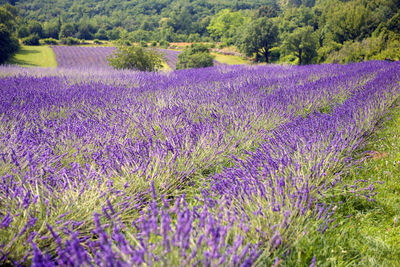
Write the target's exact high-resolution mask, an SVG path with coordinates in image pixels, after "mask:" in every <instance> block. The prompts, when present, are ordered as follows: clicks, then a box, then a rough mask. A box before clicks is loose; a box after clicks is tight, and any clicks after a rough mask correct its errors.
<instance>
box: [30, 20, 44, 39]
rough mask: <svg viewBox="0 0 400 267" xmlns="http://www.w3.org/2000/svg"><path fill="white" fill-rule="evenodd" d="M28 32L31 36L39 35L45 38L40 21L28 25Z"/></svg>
mask: <svg viewBox="0 0 400 267" xmlns="http://www.w3.org/2000/svg"><path fill="white" fill-rule="evenodd" d="M28 30H29V34H30V35H37V36H39V37H40V38H42V37H43V27H42V24H40V22H38V21H30V22H29V24H28Z"/></svg>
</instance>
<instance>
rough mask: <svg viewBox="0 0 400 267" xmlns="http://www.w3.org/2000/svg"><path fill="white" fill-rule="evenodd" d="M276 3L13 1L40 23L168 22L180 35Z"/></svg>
mask: <svg viewBox="0 0 400 267" xmlns="http://www.w3.org/2000/svg"><path fill="white" fill-rule="evenodd" d="M273 1H274V0H255V1H251V0H245V1H229V0H195V1H187V0H134V1H129V0H103V1H99V0H65V1H64V0H33V1H30V0H20V1H14V2H15V5H16V6H17V7H18V8H20V9H21V10H22V12H21V15H22V16H23V17H24V18H26V19H28V20H38V21H40V22H45V21H50V20H52V19H54V18H57V19H58V17H61V20H62V21H64V22H77V21H80V20H82V19H83V20H87V19H89V20H90V19H93V20H94V21H96V23H98V24H99V25H102V26H105V27H107V28H112V27H123V28H124V29H126V30H128V31H133V30H138V29H143V30H150V31H151V30H155V29H156V28H158V27H159V26H162V25H161V24H163V23H165V24H168V26H171V27H172V28H173V29H174V30H176V31H177V32H180V33H185V34H190V33H195V32H200V33H201V31H204V30H205V26H206V24H207V17H209V16H213V15H214V14H216V13H217V12H218V11H220V10H222V9H225V8H228V9H234V10H247V9H257V8H259V7H260V6H262V5H266V4H270V3H271V2H273Z"/></svg>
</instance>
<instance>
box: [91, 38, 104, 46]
mask: <svg viewBox="0 0 400 267" xmlns="http://www.w3.org/2000/svg"><path fill="white" fill-rule="evenodd" d="M93 43H94V44H97V45H101V44H102V43H103V42H102V41H100V40H99V39H94V40H93Z"/></svg>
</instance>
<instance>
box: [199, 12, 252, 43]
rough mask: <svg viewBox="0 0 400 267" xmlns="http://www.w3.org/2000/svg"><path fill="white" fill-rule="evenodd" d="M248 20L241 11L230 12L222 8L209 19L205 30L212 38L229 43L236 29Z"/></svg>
mask: <svg viewBox="0 0 400 267" xmlns="http://www.w3.org/2000/svg"><path fill="white" fill-rule="evenodd" d="M248 21H249V19H248V18H247V17H245V16H244V14H243V13H242V12H241V11H236V12H232V11H230V10H229V9H223V10H221V11H220V12H218V14H216V15H215V17H213V18H212V19H211V21H210V25H208V27H207V30H208V32H209V33H210V36H211V37H212V38H213V39H214V40H216V41H223V42H226V43H228V44H230V43H231V42H232V37H233V36H234V35H235V34H236V30H237V29H238V28H239V27H241V26H242V25H245V24H246V23H247V22H248Z"/></svg>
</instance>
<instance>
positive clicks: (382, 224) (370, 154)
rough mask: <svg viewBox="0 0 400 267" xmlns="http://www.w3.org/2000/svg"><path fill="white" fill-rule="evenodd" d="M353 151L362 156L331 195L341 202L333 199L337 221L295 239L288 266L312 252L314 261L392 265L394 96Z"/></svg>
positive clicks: (399, 239) (397, 162)
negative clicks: (322, 230)
mask: <svg viewBox="0 0 400 267" xmlns="http://www.w3.org/2000/svg"><path fill="white" fill-rule="evenodd" d="M357 156H358V157H359V158H360V159H365V160H364V161H363V163H361V164H360V165H359V166H358V167H357V168H353V169H351V170H350V172H349V173H348V175H347V177H344V182H343V190H342V192H336V196H332V198H331V200H332V201H333V203H336V204H338V203H339V202H343V204H341V205H337V206H338V207H340V208H339V209H338V212H337V221H336V223H337V227H336V228H333V229H329V230H328V231H327V232H325V233H324V234H321V233H320V232H318V231H316V232H315V234H312V235H306V236H305V237H304V239H302V240H301V241H300V242H299V243H298V244H296V248H295V250H296V252H295V253H292V254H291V259H290V260H289V261H288V263H289V264H288V265H289V266H290V265H291V264H294V265H299V266H302V265H306V264H307V262H309V260H310V258H311V257H313V255H314V256H315V261H316V265H317V266H398V264H399V262H400V101H397V104H396V105H395V106H394V107H393V108H392V110H391V111H390V112H389V113H388V115H387V116H386V118H385V119H384V120H383V122H382V123H381V124H380V125H378V130H377V131H376V132H375V133H374V134H373V135H372V136H371V137H370V139H369V142H368V144H367V145H366V147H365V148H364V149H363V150H362V151H360V152H359V153H358V155H357ZM375 194H376V195H375ZM374 195H375V196H374Z"/></svg>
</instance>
